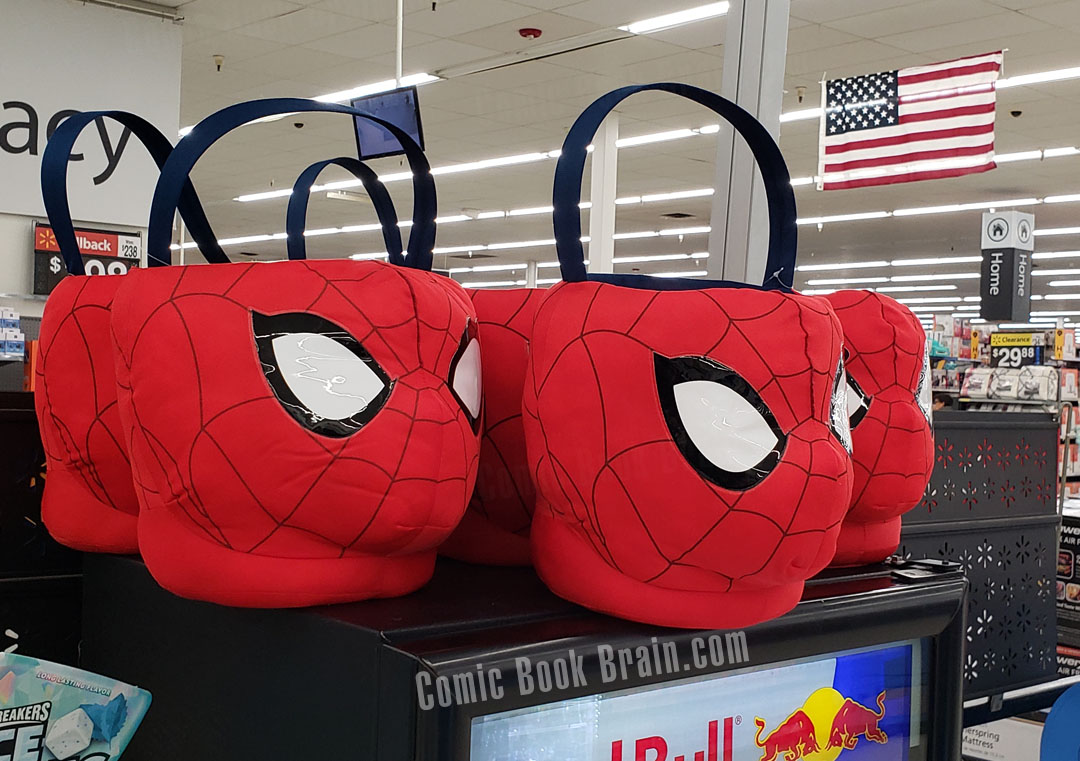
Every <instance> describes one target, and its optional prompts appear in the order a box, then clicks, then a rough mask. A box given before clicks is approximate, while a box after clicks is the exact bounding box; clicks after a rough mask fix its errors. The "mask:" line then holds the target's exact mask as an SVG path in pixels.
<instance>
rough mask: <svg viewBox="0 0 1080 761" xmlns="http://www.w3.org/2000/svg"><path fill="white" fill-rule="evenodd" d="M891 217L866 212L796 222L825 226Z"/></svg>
mask: <svg viewBox="0 0 1080 761" xmlns="http://www.w3.org/2000/svg"><path fill="white" fill-rule="evenodd" d="M888 216H891V212H888V211H864V212H859V213H858V214H834V215H833V216H831V217H806V218H805V219H797V220H795V222H796V224H800V225H824V224H828V223H829V222H857V221H858V220H860V219H881V218H882V217H888Z"/></svg>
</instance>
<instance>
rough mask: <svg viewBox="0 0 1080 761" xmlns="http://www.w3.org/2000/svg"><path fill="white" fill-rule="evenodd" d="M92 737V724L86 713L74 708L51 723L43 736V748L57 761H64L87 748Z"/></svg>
mask: <svg viewBox="0 0 1080 761" xmlns="http://www.w3.org/2000/svg"><path fill="white" fill-rule="evenodd" d="M93 735H94V722H92V721H90V717H89V716H87V715H86V711H84V710H83V709H81V708H76V709H75V710H74V711H72V712H71V713H69V714H65V715H64V716H61V717H60V718H59V719H57V720H56V721H53V722H51V724H50V726H49V732H48V734H47V735H46V736H45V747H46V748H48V749H49V752H50V753H52V754H53V755H54V756H56V758H57V761H64V759H67V758H71V757H72V756H74V755H75V754H77V753H81V752H82V751H84V750H86V749H87V748H89V747H90V740H91V738H92V737H93Z"/></svg>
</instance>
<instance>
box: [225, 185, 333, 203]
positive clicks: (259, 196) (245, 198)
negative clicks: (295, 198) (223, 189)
mask: <svg viewBox="0 0 1080 761" xmlns="http://www.w3.org/2000/svg"><path fill="white" fill-rule="evenodd" d="M314 189H315V186H314V185H313V186H312V190H314ZM291 195H292V188H286V189H284V190H267V191H264V192H262V193H247V194H246V195H242V196H237V197H236V198H234V199H233V200H234V201H239V202H240V203H248V202H249V201H265V200H267V199H268V198H285V197H286V196H291Z"/></svg>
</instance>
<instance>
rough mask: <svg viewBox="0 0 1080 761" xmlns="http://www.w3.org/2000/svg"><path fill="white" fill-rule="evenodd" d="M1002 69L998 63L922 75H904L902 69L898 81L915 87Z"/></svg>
mask: <svg viewBox="0 0 1080 761" xmlns="http://www.w3.org/2000/svg"><path fill="white" fill-rule="evenodd" d="M1000 69H1001V64H999V63H998V62H997V61H987V62H986V63H976V64H971V65H969V66H954V67H952V68H950V69H938V70H937V71H927V72H923V73H922V74H904V73H903V71H904V70H903V69H901V70H900V74H899V77H898V79H899V82H900V84H902V85H914V84H918V83H919V82H932V81H934V80H935V79H949V78H951V77H964V76H967V75H969V74H981V73H982V72H984V71H999V70H1000Z"/></svg>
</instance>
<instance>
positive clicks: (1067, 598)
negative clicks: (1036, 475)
mask: <svg viewBox="0 0 1080 761" xmlns="http://www.w3.org/2000/svg"><path fill="white" fill-rule="evenodd" d="M1069 450H1070V452H1071V455H1070V458H1069V469H1068V472H1069V473H1073V472H1080V470H1078V469H1077V468H1076V467H1075V466H1076V465H1077V445H1076V444H1070V445H1069ZM1056 587H1057V588H1056V593H1057V611H1058V626H1059V627H1060V629H1061V630H1062V631H1068V632H1071V633H1072V635H1073V636H1074V637H1075V638H1078V639H1080V508H1071V509H1066V511H1065V513H1064V517H1063V518H1062V525H1061V543H1060V545H1059V546H1058V556H1057V585H1056ZM1077 644H1078V645H1080V641H1078V642H1077Z"/></svg>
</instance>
